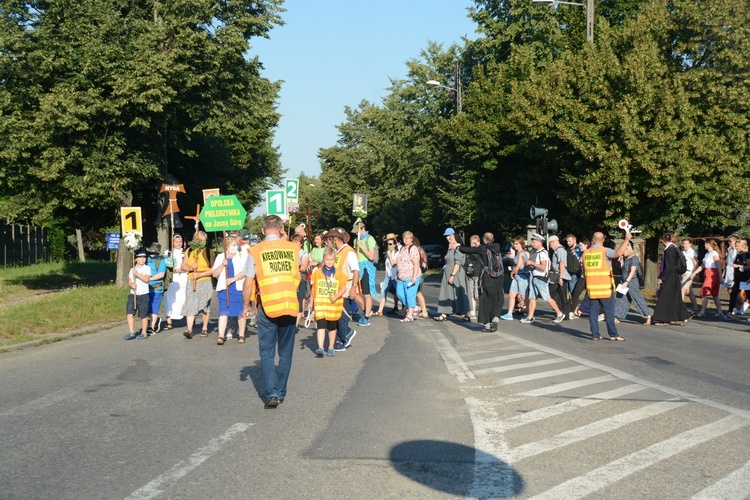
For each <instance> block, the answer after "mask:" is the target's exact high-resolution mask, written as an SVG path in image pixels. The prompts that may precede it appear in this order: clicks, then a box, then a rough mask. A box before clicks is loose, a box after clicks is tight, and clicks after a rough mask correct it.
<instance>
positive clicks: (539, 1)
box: [531, 0, 596, 43]
mask: <svg viewBox="0 0 750 500" xmlns="http://www.w3.org/2000/svg"><path fill="white" fill-rule="evenodd" d="M531 3H532V4H536V5H551V6H555V5H557V4H562V5H575V6H576V7H584V8H585V9H586V41H587V42H592V43H593V41H594V11H595V10H596V6H595V5H594V0H586V3H585V4H583V3H578V2H561V1H558V0H531Z"/></svg>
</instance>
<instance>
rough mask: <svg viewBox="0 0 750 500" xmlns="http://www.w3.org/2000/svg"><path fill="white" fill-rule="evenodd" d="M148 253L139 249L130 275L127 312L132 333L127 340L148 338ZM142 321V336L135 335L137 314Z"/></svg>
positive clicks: (149, 273) (149, 271)
mask: <svg viewBox="0 0 750 500" xmlns="http://www.w3.org/2000/svg"><path fill="white" fill-rule="evenodd" d="M147 257H148V252H146V249H145V248H139V249H138V250H136V251H135V265H134V266H133V269H131V270H130V272H129V273H128V286H130V289H131V290H130V294H128V303H127V305H126V306H125V312H126V314H127V318H128V329H129V330H130V333H128V334H127V335H125V340H133V339H138V340H143V339H147V338H148V318H149V310H148V303H149V300H148V282H149V280H150V279H151V268H150V267H149V266H148V265H146V258H147ZM136 313H138V317H139V318H140V319H141V334H140V335H136V333H135V331H134V330H135V321H134V317H135V314H136Z"/></svg>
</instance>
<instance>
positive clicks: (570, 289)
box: [568, 274, 580, 295]
mask: <svg viewBox="0 0 750 500" xmlns="http://www.w3.org/2000/svg"><path fill="white" fill-rule="evenodd" d="M579 279H580V278H579V277H578V275H576V274H571V275H570V281H568V293H569V294H570V295H573V290H575V289H576V283H578V280H579Z"/></svg>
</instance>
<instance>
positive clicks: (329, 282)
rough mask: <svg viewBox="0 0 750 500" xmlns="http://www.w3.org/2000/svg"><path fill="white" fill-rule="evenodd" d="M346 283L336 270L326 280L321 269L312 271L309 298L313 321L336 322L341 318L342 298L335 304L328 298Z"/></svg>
mask: <svg viewBox="0 0 750 500" xmlns="http://www.w3.org/2000/svg"><path fill="white" fill-rule="evenodd" d="M346 281H347V280H346V275H345V274H344V273H342V272H341V271H338V270H337V271H336V272H335V273H334V274H333V276H332V277H330V278H326V276H325V275H324V274H323V270H322V269H321V268H317V269H316V270H315V271H313V273H312V291H311V292H310V297H311V298H312V303H313V309H314V310H315V321H318V320H321V319H324V320H326V321H337V320H338V319H339V318H340V317H341V314H342V311H343V310H344V297H343V296H342V297H339V298H338V300H336V301H335V302H331V299H330V298H331V297H333V296H334V295H336V294H337V293H339V292H340V291H341V290H342V289H343V288H344V287H345V286H346Z"/></svg>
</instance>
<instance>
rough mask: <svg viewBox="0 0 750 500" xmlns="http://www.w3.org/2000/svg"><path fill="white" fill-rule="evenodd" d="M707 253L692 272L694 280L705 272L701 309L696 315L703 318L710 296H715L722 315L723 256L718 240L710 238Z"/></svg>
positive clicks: (717, 307)
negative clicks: (721, 255)
mask: <svg viewBox="0 0 750 500" xmlns="http://www.w3.org/2000/svg"><path fill="white" fill-rule="evenodd" d="M705 247H706V255H705V256H704V257H703V260H702V261H701V265H700V266H698V267H696V268H695V269H693V272H692V273H691V274H690V279H691V280H692V279H693V278H694V277H695V275H696V274H698V273H699V272H701V271H704V273H703V286H702V287H701V297H703V299H702V301H701V310H700V312H699V313H696V314H695V316H696V317H698V318H702V317H704V316H705V315H706V306H707V305H708V299H709V297H713V299H714V304H716V315H717V316H719V317H721V316H722V314H721V300H719V281H720V278H721V257H720V256H719V245H718V243H716V240H715V239H713V238H709V239H707V240H706V243H705Z"/></svg>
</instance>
